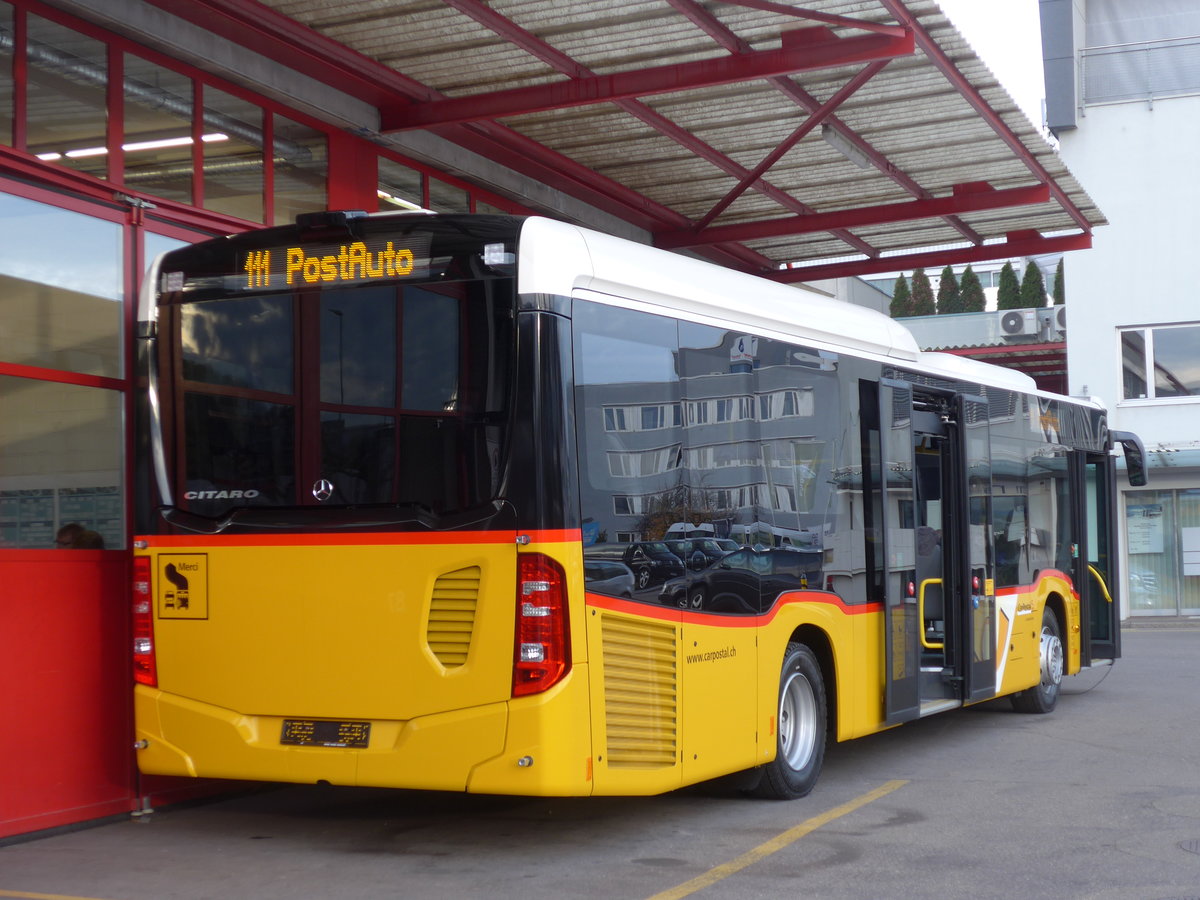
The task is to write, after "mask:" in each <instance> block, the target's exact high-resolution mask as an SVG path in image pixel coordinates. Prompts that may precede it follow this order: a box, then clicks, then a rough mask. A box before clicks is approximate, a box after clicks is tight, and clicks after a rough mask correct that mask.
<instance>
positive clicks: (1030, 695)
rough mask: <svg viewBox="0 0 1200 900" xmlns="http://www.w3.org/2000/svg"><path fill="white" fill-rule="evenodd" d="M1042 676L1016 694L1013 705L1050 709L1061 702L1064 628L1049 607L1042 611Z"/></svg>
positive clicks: (1022, 709) (1031, 710) (1028, 709)
mask: <svg viewBox="0 0 1200 900" xmlns="http://www.w3.org/2000/svg"><path fill="white" fill-rule="evenodd" d="M1038 658H1039V661H1040V671H1041V679H1040V681H1039V682H1038V683H1037V684H1035V685H1034V686H1033V687H1031V688H1029V689H1028V690H1025V691H1021V692H1020V693H1019V694H1013V696H1012V705H1013V709H1015V710H1016V711H1017V712H1023V713H1048V712H1053V711H1054V707H1055V706H1056V705H1057V704H1058V689H1059V687H1061V685H1062V676H1063V645H1062V629H1061V628H1059V625H1058V616H1056V615H1055V614H1054V610H1052V609H1051V608H1050V607H1048V606H1047V607H1046V610H1045V612H1043V613H1042V636H1041V642H1040V645H1039V650H1038Z"/></svg>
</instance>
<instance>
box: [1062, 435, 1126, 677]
mask: <svg viewBox="0 0 1200 900" xmlns="http://www.w3.org/2000/svg"><path fill="white" fill-rule="evenodd" d="M1115 469H1116V467H1115V466H1114V465H1113V457H1111V456H1109V455H1107V454H1104V453H1088V452H1083V451H1075V452H1072V454H1071V478H1070V484H1071V490H1072V491H1073V492H1074V493H1075V496H1076V498H1077V500H1076V501H1075V502H1072V504H1071V506H1072V507H1073V508H1074V509H1075V510H1076V512H1077V515H1078V517H1079V521H1077V522H1076V525H1075V534H1076V535H1078V536H1079V537H1078V544H1077V546H1076V548H1075V560H1074V564H1075V570H1076V571H1075V572H1074V573H1073V577H1074V581H1075V589H1076V590H1077V591H1079V595H1080V600H1081V602H1082V607H1083V608H1082V609H1081V610H1080V616H1079V618H1080V631H1081V642H1080V643H1081V647H1080V651H1081V659H1080V664H1081V665H1084V666H1087V665H1092V664H1093V663H1094V662H1095V661H1097V660H1111V659H1116V658H1117V657H1119V656H1120V655H1121V633H1120V625H1119V618H1120V609H1119V605H1118V603H1117V600H1116V595H1115V594H1114V593H1113V592H1114V590H1115V586H1116V584H1117V576H1118V573H1117V563H1116V561H1117V558H1118V557H1117V552H1116V546H1115V543H1114V542H1115V540H1116V538H1115V535H1114V534H1113V533H1112V527H1111V526H1112V523H1113V522H1115V521H1116V504H1115V499H1114V498H1115V497H1116V473H1115Z"/></svg>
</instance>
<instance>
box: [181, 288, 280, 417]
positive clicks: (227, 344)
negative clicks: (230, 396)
mask: <svg viewBox="0 0 1200 900" xmlns="http://www.w3.org/2000/svg"><path fill="white" fill-rule="evenodd" d="M180 342H181V346H180V354H181V356H182V357H183V377H184V378H185V379H187V380H188V381H203V382H205V383H206V384H213V385H227V386H230V387H241V388H253V389H255V390H260V391H271V392H272V393H277V394H290V393H291V392H292V364H293V359H294V357H293V352H292V343H293V342H292V303H291V300H290V298H287V297H245V298H239V299H236V300H222V301H220V302H208V303H191V304H187V305H185V306H183V307H182V308H181V310H180Z"/></svg>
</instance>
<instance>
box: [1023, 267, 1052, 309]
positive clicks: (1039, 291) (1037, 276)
mask: <svg viewBox="0 0 1200 900" xmlns="http://www.w3.org/2000/svg"><path fill="white" fill-rule="evenodd" d="M1045 305H1046V280H1045V279H1044V278H1042V270H1041V269H1039V268H1038V267H1037V266H1036V265H1035V264H1034V263H1033V262H1028V263H1026V264H1025V275H1024V276H1023V277H1022V278H1021V309H1030V308H1038V307H1042V306H1045Z"/></svg>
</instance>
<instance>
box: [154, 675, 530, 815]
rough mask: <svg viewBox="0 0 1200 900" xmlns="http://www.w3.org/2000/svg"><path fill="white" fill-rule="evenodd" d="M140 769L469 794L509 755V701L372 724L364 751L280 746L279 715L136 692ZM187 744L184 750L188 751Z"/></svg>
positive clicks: (161, 692) (350, 748)
mask: <svg viewBox="0 0 1200 900" xmlns="http://www.w3.org/2000/svg"><path fill="white" fill-rule="evenodd" d="M134 711H135V716H136V730H137V742H138V743H137V745H136V746H137V748H138V751H137V754H138V756H137V759H138V768H139V769H140V770H141V771H142V772H144V773H146V774H153V775H184V776H191V777H200V778H237V779H247V780H256V781H290V782H296V783H299V784H315V783H318V782H327V783H329V784H340V785H370V786H374V787H397V788H416V789H425V790H445V791H464V790H467V783H468V780H469V779H470V776H471V772H472V770H473V769H474V768H475V767H476V766H478V765H480V764H481V763H483V762H485V761H487V760H490V759H493V758H494V757H496V756H497V755H498V754H500V753H501V751H502V750H503V749H504V744H505V735H506V732H507V728H508V704H507V703H492V704H488V705H486V706H479V707H473V708H470V709H464V710H455V711H453V712H446V713H438V714H436V715H430V716H422V717H420V718H416V719H411V720H409V721H407V722H397V721H372V722H370V726H371V727H370V741H369V745H368V746H367V747H362V748H355V747H328V746H293V745H287V744H283V743H281V740H280V738H281V734H282V730H283V721H284V720H283V718H282V717H279V716H248V715H242V714H240V713H237V712H234V711H232V710H227V709H222V708H220V707H217V706H212V705H209V704H205V703H198V702H196V701H194V700H189V699H187V698H184V697H178V696H174V695H172V694H168V693H166V692H163V691H161V690H157V689H155V688H148V687H144V686H140V685H139V686H138V687H137V688H136V690H135V695H134ZM184 747H186V748H189V749H188V751H186V752H185V751H184V750H183V749H182V748H184Z"/></svg>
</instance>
